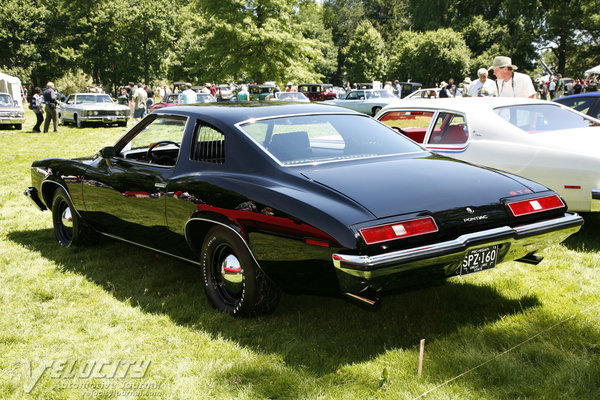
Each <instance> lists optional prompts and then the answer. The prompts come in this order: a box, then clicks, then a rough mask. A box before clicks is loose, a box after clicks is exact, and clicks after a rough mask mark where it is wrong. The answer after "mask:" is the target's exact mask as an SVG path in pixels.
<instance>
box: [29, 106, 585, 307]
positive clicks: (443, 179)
mask: <svg viewBox="0 0 600 400" xmlns="http://www.w3.org/2000/svg"><path fill="white" fill-rule="evenodd" d="M31 173H32V182H33V185H32V187H30V188H28V189H27V190H26V194H27V195H28V196H29V197H30V198H31V199H32V200H33V201H34V202H35V204H37V206H38V207H39V208H40V209H42V210H44V209H46V208H48V209H50V210H52V219H53V222H54V232H55V235H56V238H57V239H58V242H59V243H60V244H61V245H62V246H65V247H70V246H72V245H79V244H84V243H86V241H89V240H90V238H91V237H93V235H94V234H96V233H100V234H102V235H105V236H108V237H111V238H115V239H120V240H123V241H125V242H128V243H134V244H137V245H140V246H143V247H145V248H148V249H153V250H156V251H158V252H161V253H163V254H169V255H173V256H175V257H177V258H179V259H181V260H185V261H189V262H191V263H193V264H196V265H198V266H199V267H200V268H201V270H202V273H203V277H204V279H203V283H204V287H205V290H206V294H207V296H208V298H209V300H210V302H211V303H212V304H213V305H214V306H215V307H216V308H217V309H218V310H220V311H222V312H226V313H230V314H233V315H256V314H260V313H266V312H270V311H272V310H273V309H274V308H275V306H276V305H277V303H278V300H279V297H280V293H281V289H284V290H287V291H290V292H303V293H320V294H343V295H346V296H347V297H348V298H352V299H354V300H357V301H359V302H361V303H364V304H369V305H372V304H375V303H376V302H377V301H378V296H379V295H380V294H382V293H386V292H391V291H395V290H398V289H402V288H405V287H410V286H412V285H414V284H418V285H422V284H430V283H432V282H435V281H437V280H440V279H443V278H445V277H449V276H453V275H457V274H468V273H472V272H477V271H481V270H485V269H489V268H493V267H494V266H495V265H496V263H498V262H501V261H507V260H515V259H520V260H522V261H526V262H538V261H539V260H538V259H537V258H536V257H535V256H534V252H535V251H536V250H539V249H541V248H544V247H546V246H549V245H552V244H554V243H558V242H560V241H562V240H564V239H565V238H566V237H568V236H569V235H570V234H572V233H574V232H576V231H577V230H578V229H579V227H580V225H581V224H582V222H583V220H582V219H581V218H580V217H579V216H577V215H576V214H570V213H566V206H565V204H564V203H563V201H562V200H561V198H560V197H559V196H558V195H556V194H555V193H554V192H552V191H551V190H549V189H547V188H546V187H544V186H541V185H539V184H537V183H534V182H531V181H529V180H526V179H523V178H520V177H517V176H513V175H510V174H506V173H501V172H496V171H492V170H488V169H484V168H479V167H475V166H472V165H470V164H466V163H463V162H460V161H457V160H451V159H447V158H444V157H441V156H438V155H434V154H432V153H430V152H428V151H426V150H425V149H424V148H422V147H420V146H419V145H417V144H415V143H414V142H412V141H411V140H409V139H406V138H405V137H403V136H402V135H398V134H397V133H396V132H395V131H393V130H392V129H390V128H388V127H387V126H385V125H383V124H381V123H379V122H377V121H375V120H374V119H372V118H370V117H368V116H366V115H364V114H360V113H357V112H354V111H351V110H347V109H342V108H339V107H332V106H325V105H317V104H294V105H291V104H283V105H282V104H276V105H263V104H261V103H254V104H248V103H245V104H238V103H232V104H229V103H227V104H225V105H223V104H221V105H214V104H213V105H210V104H207V105H197V106H176V107H169V108H165V109H161V110H156V111H155V112H153V113H152V114H150V115H148V116H147V117H146V118H144V119H143V120H142V121H141V122H140V123H138V124H137V125H136V126H135V127H133V128H132V129H131V130H130V131H129V132H128V133H126V134H125V135H124V136H123V137H122V138H121V139H119V140H118V141H117V143H116V144H115V145H114V146H112V147H105V148H103V149H101V150H100V151H99V153H98V154H96V155H95V156H93V157H89V158H81V159H75V160H64V159H44V160H38V161H35V162H34V163H33V165H32V169H31Z"/></svg>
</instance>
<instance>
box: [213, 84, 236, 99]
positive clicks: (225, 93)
mask: <svg viewBox="0 0 600 400" xmlns="http://www.w3.org/2000/svg"><path fill="white" fill-rule="evenodd" d="M216 88H217V93H218V92H219V89H221V98H222V99H223V100H229V99H231V98H232V97H233V91H232V90H231V87H230V86H229V85H217V86H216Z"/></svg>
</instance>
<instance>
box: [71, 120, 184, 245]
mask: <svg viewBox="0 0 600 400" xmlns="http://www.w3.org/2000/svg"><path fill="white" fill-rule="evenodd" d="M186 127H187V118H185V117H181V116H170V115H163V114H159V115H157V114H151V115H149V116H148V117H146V118H145V119H144V120H143V121H141V122H140V123H139V124H138V125H137V126H136V127H134V128H133V129H132V130H131V131H130V132H128V134H126V135H125V136H124V137H123V138H122V139H121V140H119V142H118V143H117V144H116V145H115V147H114V155H111V156H107V157H99V158H98V159H96V160H95V162H94V163H93V164H92V165H91V166H90V167H89V168H88V169H87V170H86V173H85V177H84V180H83V183H84V185H83V189H82V190H83V199H84V203H85V218H86V220H88V221H90V223H91V224H92V225H93V226H94V227H95V228H96V229H98V230H99V231H101V232H103V233H105V234H108V235H113V236H116V237H118V238H122V239H125V240H128V241H132V242H135V243H138V244H142V245H145V246H149V247H152V248H155V249H161V250H164V249H165V248H167V247H168V242H169V240H167V238H168V236H169V233H168V230H167V229H166V225H167V223H166V216H165V194H166V190H167V185H168V182H169V179H170V178H171V176H172V175H173V173H174V170H175V167H176V163H177V160H178V158H179V153H180V147H181V145H182V142H183V138H184V134H185V131H186Z"/></svg>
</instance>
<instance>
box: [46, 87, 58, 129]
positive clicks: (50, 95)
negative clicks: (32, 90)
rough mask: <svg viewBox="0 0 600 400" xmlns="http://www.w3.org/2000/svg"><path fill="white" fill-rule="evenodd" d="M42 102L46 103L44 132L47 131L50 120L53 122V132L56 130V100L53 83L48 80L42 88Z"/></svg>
mask: <svg viewBox="0 0 600 400" xmlns="http://www.w3.org/2000/svg"><path fill="white" fill-rule="evenodd" d="M43 95H44V103H46V121H45V122H44V133H48V128H49V127H50V121H53V122H54V132H58V110H57V109H56V107H58V100H57V99H56V92H54V83H52V82H48V83H47V84H46V90H44V93H43Z"/></svg>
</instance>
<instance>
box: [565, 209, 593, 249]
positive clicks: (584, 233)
mask: <svg viewBox="0 0 600 400" xmlns="http://www.w3.org/2000/svg"><path fill="white" fill-rule="evenodd" d="M581 216H582V217H583V219H584V221H585V222H584V224H583V226H582V227H581V229H580V230H579V232H577V233H576V234H574V235H572V236H570V237H569V238H567V240H565V241H564V242H563V244H564V245H565V246H566V247H567V248H568V249H570V250H576V251H598V250H600V235H598V232H600V213H582V214H581Z"/></svg>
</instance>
